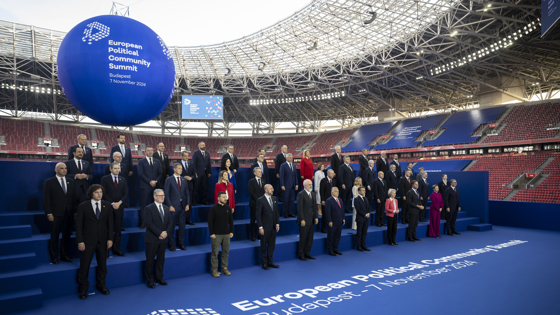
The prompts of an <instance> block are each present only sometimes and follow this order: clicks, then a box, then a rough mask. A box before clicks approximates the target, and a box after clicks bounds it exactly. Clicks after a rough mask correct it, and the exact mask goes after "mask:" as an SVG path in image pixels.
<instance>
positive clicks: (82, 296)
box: [79, 292, 87, 300]
mask: <svg viewBox="0 0 560 315" xmlns="http://www.w3.org/2000/svg"><path fill="white" fill-rule="evenodd" d="M79 298H80V300H85V299H87V292H80V296H79Z"/></svg>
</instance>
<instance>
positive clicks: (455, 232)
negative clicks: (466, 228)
mask: <svg viewBox="0 0 560 315" xmlns="http://www.w3.org/2000/svg"><path fill="white" fill-rule="evenodd" d="M453 234H457V235H461V233H459V232H457V231H454V232H453Z"/></svg>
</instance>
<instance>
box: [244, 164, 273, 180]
mask: <svg viewBox="0 0 560 315" xmlns="http://www.w3.org/2000/svg"><path fill="white" fill-rule="evenodd" d="M262 165H263V172H262V178H263V179H264V182H265V183H267V184H268V183H269V181H268V165H266V162H264V161H263V162H262ZM255 167H259V163H258V162H256V163H253V165H251V168H250V169H249V171H250V173H251V175H252V176H253V177H255V173H253V169H254V168H255Z"/></svg>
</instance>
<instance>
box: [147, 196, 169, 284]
mask: <svg viewBox="0 0 560 315" xmlns="http://www.w3.org/2000/svg"><path fill="white" fill-rule="evenodd" d="M153 198H154V202H153V203H151V204H150V205H148V206H147V207H146V211H145V212H144V222H145V223H146V234H144V243H145V252H146V275H147V279H148V288H150V289H154V288H155V287H156V286H155V284H154V274H153V271H154V268H153V266H154V259H155V257H156V256H157V260H156V283H157V284H159V285H167V282H165V281H164V280H163V263H164V262H165V248H166V244H167V237H168V235H167V233H168V231H170V230H171V228H172V227H173V225H171V215H170V213H169V208H168V207H167V206H166V205H164V204H163V202H164V200H165V193H164V192H163V190H162V189H155V190H154V193H153Z"/></svg>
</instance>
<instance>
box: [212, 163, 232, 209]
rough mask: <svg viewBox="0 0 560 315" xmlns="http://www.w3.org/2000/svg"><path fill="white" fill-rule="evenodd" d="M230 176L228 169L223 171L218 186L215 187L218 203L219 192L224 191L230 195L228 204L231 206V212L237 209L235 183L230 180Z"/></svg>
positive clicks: (215, 197)
mask: <svg viewBox="0 0 560 315" xmlns="http://www.w3.org/2000/svg"><path fill="white" fill-rule="evenodd" d="M228 178H229V176H228V172H227V171H221V172H220V177H218V182H217V183H216V187H214V200H215V202H216V203H218V193H219V192H220V191H223V192H225V193H226V195H227V196H228V201H227V204H228V206H230V207H231V213H233V212H234V211H235V193H234V191H233V184H232V183H230V182H229V179H228Z"/></svg>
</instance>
